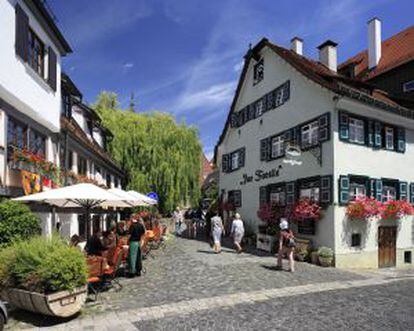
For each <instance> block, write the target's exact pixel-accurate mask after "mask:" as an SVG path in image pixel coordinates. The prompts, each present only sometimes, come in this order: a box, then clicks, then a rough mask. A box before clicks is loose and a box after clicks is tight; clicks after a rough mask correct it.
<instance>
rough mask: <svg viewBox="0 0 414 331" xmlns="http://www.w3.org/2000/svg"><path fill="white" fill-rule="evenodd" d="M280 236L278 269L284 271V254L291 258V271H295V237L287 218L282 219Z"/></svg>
mask: <svg viewBox="0 0 414 331" xmlns="http://www.w3.org/2000/svg"><path fill="white" fill-rule="evenodd" d="M279 227H280V234H279V251H278V253H277V268H278V269H282V267H283V263H282V258H283V254H285V253H286V255H287V257H288V258H289V271H290V272H294V271H295V261H294V259H293V251H294V250H295V246H296V243H295V237H294V235H293V232H292V230H290V229H289V223H288V221H287V219H286V218H281V219H280V224H279Z"/></svg>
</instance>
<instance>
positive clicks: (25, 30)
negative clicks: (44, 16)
mask: <svg viewBox="0 0 414 331" xmlns="http://www.w3.org/2000/svg"><path fill="white" fill-rule="evenodd" d="M15 10H16V36H15V38H16V39H15V50H16V54H17V55H18V56H19V57H20V58H21V59H22V60H23V61H25V62H27V57H28V53H29V52H28V51H29V17H28V16H27V15H26V13H25V12H24V10H23V9H22V7H20V6H19V4H17V5H16V9H15Z"/></svg>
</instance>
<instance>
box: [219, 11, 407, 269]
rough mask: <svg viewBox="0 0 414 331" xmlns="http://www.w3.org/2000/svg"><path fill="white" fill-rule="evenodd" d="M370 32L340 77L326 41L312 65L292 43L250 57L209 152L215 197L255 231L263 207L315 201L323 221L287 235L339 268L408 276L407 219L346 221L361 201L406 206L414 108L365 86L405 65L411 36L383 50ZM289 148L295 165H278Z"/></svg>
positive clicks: (265, 43)
mask: <svg viewBox="0 0 414 331" xmlns="http://www.w3.org/2000/svg"><path fill="white" fill-rule="evenodd" d="M368 30H369V41H370V42H369V48H368V49H367V50H366V51H364V52H362V53H361V54H360V55H359V56H357V57H356V59H358V61H356V60H355V61H354V62H353V61H347V62H346V63H344V64H343V65H341V66H339V68H338V65H337V44H336V43H334V42H332V41H329V40H328V41H326V42H325V43H323V44H322V45H320V46H319V47H318V49H319V61H316V60H312V59H310V58H307V57H305V56H304V55H303V41H302V40H301V39H299V38H294V39H292V41H291V42H292V47H291V49H286V48H283V47H280V46H277V45H275V44H273V43H271V42H270V41H269V40H267V39H262V40H261V41H260V42H259V43H258V44H257V45H256V46H255V47H253V48H252V49H249V51H248V52H247V54H246V55H245V62H244V68H243V70H242V73H241V77H240V80H239V83H238V86H237V90H236V93H235V96H234V100H233V102H232V105H231V109H230V112H229V114H228V117H227V121H226V123H225V127H224V130H223V132H222V134H221V136H220V138H219V141H218V143H217V145H216V150H215V161H216V163H217V165H218V167H219V169H220V174H219V190H220V191H219V194H220V197H221V200H222V201H225V200H227V201H229V202H231V203H232V204H233V205H234V206H235V207H236V209H237V211H238V212H239V213H241V215H242V218H243V220H244V221H245V222H246V223H248V224H249V225H248V226H251V227H253V228H254V229H256V230H257V226H258V225H259V224H260V222H259V218H258V216H257V211H258V210H259V207H260V204H261V203H265V202H269V201H274V202H277V203H279V204H280V205H286V206H289V205H292V204H294V203H295V201H297V199H299V198H301V197H309V198H312V199H315V200H316V201H318V202H319V203H320V205H321V206H323V217H322V218H321V220H319V221H317V222H315V224H312V223H311V224H305V223H304V224H298V225H294V230H295V231H296V233H297V236H298V237H302V238H307V239H310V240H311V241H312V243H313V245H314V246H315V247H318V246H328V247H330V248H332V249H333V250H334V254H335V265H336V266H337V267H374V268H376V267H386V266H398V267H406V266H407V267H408V266H410V267H411V266H412V265H413V262H412V255H413V254H414V252H413V250H414V233H413V232H414V227H413V221H412V217H411V216H410V217H406V218H404V219H402V220H399V221H385V220H378V221H372V222H364V221H355V220H349V219H347V217H346V205H347V204H348V203H349V201H350V200H352V199H353V198H354V197H356V196H359V195H368V196H374V197H376V198H377V199H378V200H380V201H386V200H388V199H409V200H410V201H411V202H414V171H413V170H412V169H413V166H412V165H413V164H414V110H413V109H414V107H412V108H411V109H410V107H409V105H410V102H409V101H410V100H409V98H408V97H407V98H405V100H404V102H403V101H401V102H400V99H399V98H397V97H395V95H394V94H392V93H391V92H390V93H387V92H386V91H384V90H380V89H378V88H377V85H376V84H374V83H372V82H371V81H370V79H372V78H378V77H380V76H381V75H385V74H389V73H390V72H391V71H392V72H394V73H395V72H397V73H398V70H399V69H400V68H401V67H402V66H403V65H404V66H405V65H407V63H411V64H410V65H411V66H412V65H413V60H414V43H413V42H412V41H413V40H414V39H413V38H414V27H411V28H409V29H407V30H406V31H403V32H404V35H402V34H401V33H400V34H397V35H395V36H393V37H391V38H390V39H388V40H386V41H384V42H382V41H381V32H380V30H381V22H380V21H379V20H378V19H376V18H375V19H373V20H371V21H370V22H368ZM401 42H407V43H408V42H411V46H408V45H406V47H405V48H404V51H405V52H406V54H403V55H402V56H403V57H404V59H405V60H404V61H403V60H401V59H400V58H398V56H399V55H401V54H397V53H398V52H395V48H396V47H400V45H401ZM381 47H382V55H381ZM400 49H401V47H400ZM407 54H408V60H407ZM391 57H394V58H393V59H392V58H391ZM392 60H395V61H392ZM398 61H400V62H398ZM390 63H393V64H392V65H391V64H390ZM364 65H365V68H363V66H364ZM367 73H369V78H367V76H364V75H365V74H367ZM364 77H365V78H364ZM381 77H383V76H381ZM413 79H414V77H411V80H413ZM405 80H406V81H408V82H409V81H410V77H408V78H405ZM383 85H384V84H383ZM384 86H386V85H384ZM407 86H408V85H407ZM401 92H402V91H401ZM407 92H410V91H407ZM410 93H411V92H410ZM407 96H410V97H411V98H412V93H411V94H409V93H407ZM399 97H401V95H400V96H399ZM412 101H414V100H411V102H412ZM403 105H404V106H403ZM287 142H289V143H294V144H297V145H298V146H299V147H300V149H301V156H300V157H299V159H300V161H301V162H302V164H301V165H291V164H288V163H285V162H284V160H285V159H286V155H285V147H286V143H287Z"/></svg>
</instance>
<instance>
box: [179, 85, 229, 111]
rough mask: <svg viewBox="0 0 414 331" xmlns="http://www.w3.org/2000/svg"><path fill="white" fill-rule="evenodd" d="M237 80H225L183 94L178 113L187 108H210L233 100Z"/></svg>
mask: <svg viewBox="0 0 414 331" xmlns="http://www.w3.org/2000/svg"><path fill="white" fill-rule="evenodd" d="M234 87H235V82H234V81H230V82H225V83H219V84H216V85H212V86H210V87H208V88H206V89H204V90H198V91H191V92H187V93H184V94H182V95H181V97H180V99H179V101H178V104H177V105H176V107H175V108H176V109H178V110H177V111H176V114H181V113H183V112H185V111H186V110H194V109H200V108H201V109H210V108H213V107H217V106H220V105H223V104H226V103H228V102H229V100H231V98H232V96H233V94H234Z"/></svg>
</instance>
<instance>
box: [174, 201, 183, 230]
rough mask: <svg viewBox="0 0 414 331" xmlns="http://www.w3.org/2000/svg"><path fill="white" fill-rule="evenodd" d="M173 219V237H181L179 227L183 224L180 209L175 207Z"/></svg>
mask: <svg viewBox="0 0 414 331" xmlns="http://www.w3.org/2000/svg"><path fill="white" fill-rule="evenodd" d="M173 219H174V222H175V235H181V225H182V223H183V213H182V212H181V210H180V207H177V208H176V209H175V210H174V212H173Z"/></svg>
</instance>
